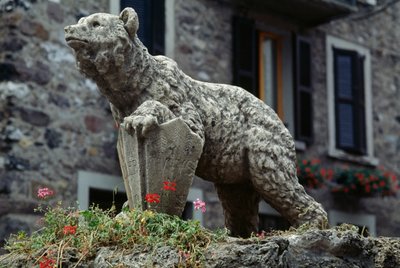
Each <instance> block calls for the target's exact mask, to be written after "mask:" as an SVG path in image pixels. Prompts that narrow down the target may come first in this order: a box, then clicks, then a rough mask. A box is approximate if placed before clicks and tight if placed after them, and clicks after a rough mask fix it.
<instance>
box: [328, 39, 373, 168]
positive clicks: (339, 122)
mask: <svg viewBox="0 0 400 268" xmlns="http://www.w3.org/2000/svg"><path fill="white" fill-rule="evenodd" d="M326 49H327V84H328V111H329V134H330V136H329V154H330V155H331V156H333V157H338V158H343V159H346V160H352V161H358V162H365V163H367V164H371V165H376V164H377V160H376V159H375V158H374V157H373V146H372V145H373V140H372V115H371V113H372V111H371V66H370V53H369V50H368V49H366V48H364V47H361V46H358V45H355V44H352V43H349V42H346V41H343V40H341V39H338V38H334V37H331V36H328V37H327V48H326Z"/></svg>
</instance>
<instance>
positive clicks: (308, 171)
mask: <svg viewBox="0 0 400 268" xmlns="http://www.w3.org/2000/svg"><path fill="white" fill-rule="evenodd" d="M320 163H321V161H320V160H319V159H312V160H306V159H304V160H301V161H299V162H298V164H297V177H298V178H299V182H300V184H302V185H303V186H305V187H307V188H311V189H317V188H323V187H326V184H325V183H326V180H328V181H329V180H331V179H332V178H333V176H334V172H333V170H332V169H325V168H321V166H320Z"/></svg>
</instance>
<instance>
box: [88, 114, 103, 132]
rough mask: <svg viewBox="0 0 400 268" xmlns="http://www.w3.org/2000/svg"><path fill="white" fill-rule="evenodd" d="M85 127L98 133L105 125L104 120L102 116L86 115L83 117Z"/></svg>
mask: <svg viewBox="0 0 400 268" xmlns="http://www.w3.org/2000/svg"><path fill="white" fill-rule="evenodd" d="M84 122H85V126H86V129H88V130H89V131H90V132H93V133H98V132H100V131H101V130H103V129H104V127H105V122H104V120H103V119H102V118H100V117H97V116H94V115H87V116H85V118H84Z"/></svg>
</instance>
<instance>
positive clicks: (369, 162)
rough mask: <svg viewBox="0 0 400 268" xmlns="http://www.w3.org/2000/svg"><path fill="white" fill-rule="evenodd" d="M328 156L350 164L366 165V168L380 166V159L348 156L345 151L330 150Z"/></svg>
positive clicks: (367, 156) (366, 156) (365, 156)
mask: <svg viewBox="0 0 400 268" xmlns="http://www.w3.org/2000/svg"><path fill="white" fill-rule="evenodd" d="M328 155H329V156H330V157H332V158H336V159H339V160H344V161H349V162H354V163H357V164H361V165H366V166H373V167H376V166H378V165H379V159H378V158H376V157H373V156H370V155H364V156H354V155H351V154H348V153H346V152H344V151H341V150H337V149H333V150H332V149H331V150H329V153H328Z"/></svg>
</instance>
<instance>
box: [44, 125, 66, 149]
mask: <svg viewBox="0 0 400 268" xmlns="http://www.w3.org/2000/svg"><path fill="white" fill-rule="evenodd" d="M44 138H45V139H46V143H47V146H49V148H50V149H54V148H57V147H59V146H60V144H61V142H62V135H61V133H60V132H58V131H56V130H54V129H49V128H48V129H46V132H45V133H44Z"/></svg>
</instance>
